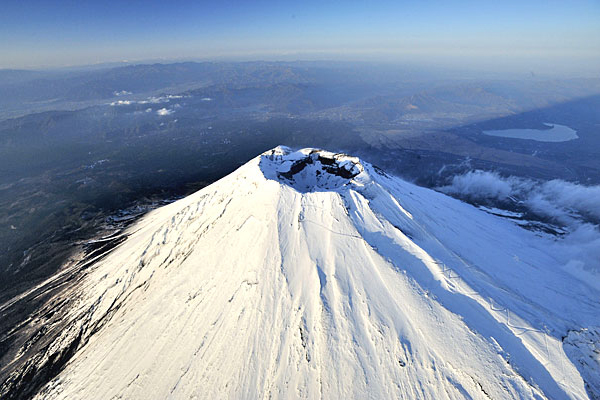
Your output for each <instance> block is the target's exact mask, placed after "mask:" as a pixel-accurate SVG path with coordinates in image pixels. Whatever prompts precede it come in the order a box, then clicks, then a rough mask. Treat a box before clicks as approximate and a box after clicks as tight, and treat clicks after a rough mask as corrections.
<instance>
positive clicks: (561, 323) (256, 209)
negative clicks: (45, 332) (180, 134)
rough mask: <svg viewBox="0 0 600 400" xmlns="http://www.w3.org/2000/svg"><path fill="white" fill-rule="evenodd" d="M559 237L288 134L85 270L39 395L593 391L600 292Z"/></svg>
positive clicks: (547, 394)
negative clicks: (562, 249)
mask: <svg viewBox="0 0 600 400" xmlns="http://www.w3.org/2000/svg"><path fill="white" fill-rule="evenodd" d="M552 254H553V251H552V241H551V240H550V238H548V237H544V236H537V235H536V234H534V233H532V232H530V231H526V230H524V229H522V228H520V227H518V226H516V225H515V224H514V223H512V222H510V221H508V220H505V219H502V218H500V217H497V216H494V215H490V214H487V213H485V212H484V211H481V210H479V209H477V208H475V207H473V206H471V205H468V204H465V203H462V202H460V201H458V200H455V199H452V198H450V197H448V196H445V195H443V194H441V193H438V192H435V191H432V190H430V189H425V188H421V187H418V186H415V185H413V184H410V183H408V182H405V181H403V180H401V179H399V178H396V177H392V176H388V175H386V174H385V173H384V172H383V171H380V170H379V169H377V168H376V167H374V166H372V165H370V164H368V163H365V162H363V161H361V160H360V159H358V158H355V157H350V156H347V155H343V154H335V153H330V152H326V151H321V150H314V149H304V150H300V151H296V152H294V151H291V150H290V149H288V148H285V147H278V148H275V149H273V150H271V151H268V152H266V153H264V154H262V155H260V156H259V157H257V158H255V159H253V160H251V161H250V162H248V163H247V164H246V165H244V166H242V167H240V168H239V169H238V170H237V171H235V172H233V173H232V174H230V175H229V176H227V177H225V178H223V179H222V180H220V181H218V182H216V183H214V184H212V185H210V186H208V187H206V188H204V189H202V190H200V191H199V192H197V193H195V194H193V195H191V196H189V197H187V198H185V199H182V200H180V201H177V202H175V203H172V204H170V205H168V206H165V207H163V208H160V209H157V210H155V211H153V212H151V213H150V214H148V215H146V216H145V217H144V218H142V219H141V220H140V221H139V222H138V223H137V224H135V225H134V226H133V227H132V228H131V229H130V231H129V232H128V237H127V239H126V240H124V241H123V242H122V243H121V244H119V245H118V246H117V247H116V248H115V249H114V250H113V251H112V252H111V253H110V254H109V255H108V256H106V257H105V258H103V259H101V260H99V261H98V262H96V263H95V264H94V265H93V266H92V267H90V268H89V269H88V270H87V271H86V275H85V277H84V278H83V279H82V282H81V283H80V284H79V285H78V286H77V290H76V291H75V292H73V293H70V296H71V298H72V300H71V301H70V303H69V304H70V305H69V311H68V313H67V316H66V317H65V319H66V320H67V321H68V323H66V325H65V328H64V330H63V333H62V335H60V337H59V338H58V339H57V340H56V341H55V342H54V343H53V345H52V346H51V348H50V349H49V350H48V352H47V354H46V355H45V356H44V358H42V361H46V362H47V361H48V360H49V359H52V357H55V358H56V356H55V354H62V355H64V354H66V350H65V349H68V352H69V357H70V359H69V361H68V362H67V363H66V365H65V366H64V368H62V369H61V371H60V372H59V373H58V374H57V376H56V377H55V378H54V379H53V380H51V381H50V382H49V383H48V384H47V385H46V386H45V387H44V388H43V389H42V390H41V392H39V394H38V397H39V398H40V399H41V398H44V399H54V398H57V399H58V398H64V399H84V398H85V399H88V398H103V399H112V398H124V399H125V398H126V399H134V398H136V399H149V398H161V399H163V398H186V399H187V398H194V399H200V398H207V399H212V398H311V399H313V398H326V399H336V398H337V399H343V398H361V399H362V398H377V399H383V398H395V399H397V398H411V399H412V398H430V399H444V398H457V399H458V398H461V399H462V398H476V399H487V398H493V399H502V398H538V399H539V398H551V399H562V398H578V399H580V398H586V397H588V395H590V396H593V395H594V393H595V391H596V390H598V380H597V379H598V368H597V367H598V358H597V355H596V358H595V359H594V358H593V357H594V354H595V353H594V352H593V349H592V350H590V348H591V347H590V346H591V345H590V344H589V343H592V342H591V341H590V340H588V339H586V338H589V337H591V336H594V335H598V331H597V328H595V327H598V326H600V313H599V312H598V310H599V303H598V298H599V296H598V292H597V291H596V290H595V289H594V288H593V287H591V286H589V287H588V286H587V285H586V284H585V283H584V282H582V281H580V280H578V279H576V278H575V277H574V276H572V275H570V274H569V273H567V272H565V270H564V268H563V267H562V266H561V265H560V263H559V262H558V261H557V259H556V258H555V257H553V255H552ZM590 354H591V356H590ZM40 362H41V361H40ZM15 379H16V378H15Z"/></svg>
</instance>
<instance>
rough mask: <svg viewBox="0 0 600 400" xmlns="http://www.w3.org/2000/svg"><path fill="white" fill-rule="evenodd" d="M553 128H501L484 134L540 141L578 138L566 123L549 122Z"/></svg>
mask: <svg viewBox="0 0 600 400" xmlns="http://www.w3.org/2000/svg"><path fill="white" fill-rule="evenodd" d="M544 125H546V126H550V127H551V129H501V130H497V131H483V134H484V135H488V136H501V137H507V138H512V139H529V140H536V141H538V142H567V141H569V140H573V139H577V138H578V137H579V136H577V131H575V130H573V129H571V128H569V127H568V126H565V125H558V124H548V123H544Z"/></svg>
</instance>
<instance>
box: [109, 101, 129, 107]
mask: <svg viewBox="0 0 600 400" xmlns="http://www.w3.org/2000/svg"><path fill="white" fill-rule="evenodd" d="M132 103H133V102H132V101H131V100H117V101H113V102H112V103H110V105H111V106H113V107H114V106H128V105H130V104H132Z"/></svg>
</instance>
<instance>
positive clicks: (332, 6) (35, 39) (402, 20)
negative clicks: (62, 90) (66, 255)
mask: <svg viewBox="0 0 600 400" xmlns="http://www.w3.org/2000/svg"><path fill="white" fill-rule="evenodd" d="M599 20H600V3H598V2H593V1H574V2H569V3H568V4H567V3H564V2H543V1H531V2H527V3H526V4H523V3H520V2H516V1H508V2H503V3H502V4H494V3H491V2H483V3H481V2H471V1H458V2H454V3H453V4H447V3H444V2H435V1H434V2H425V3H423V2H419V3H417V2H408V1H402V2H378V3H377V4H367V3H363V2H357V1H353V2H344V3H337V2H336V3H331V2H326V3H325V2H315V1H309V2H305V3H302V4H281V3H279V2H273V1H260V2H256V3H254V4H252V5H250V4H246V3H243V2H238V1H227V2H221V3H219V4H198V3H193V2H187V1H182V2H176V3H175V4H166V3H161V2H157V1H150V2H138V1H134V2H128V3H127V4H121V3H117V2H112V1H108V2H97V1H92V2H88V3H86V4H79V3H77V2H71V1H67V2H61V3H60V4H50V3H48V2H41V1H28V2H17V1H13V0H10V1H8V2H6V3H5V5H4V10H3V13H2V16H0V37H3V38H4V40H2V41H0V53H1V54H2V55H3V57H2V59H1V60H0V68H2V69H7V68H10V69H40V68H55V67H68V66H76V65H93V64H99V63H113V62H119V61H122V60H128V61H130V62H144V61H148V60H164V61H169V62H170V61H185V60H195V61H196V60H207V61H224V60H227V61H246V60H257V59H261V60H267V61H273V60H278V61H292V60H296V59H302V60H317V59H318V60H321V59H327V60H343V61H372V62H392V63H398V62H403V63H415V64H421V65H422V64H426V65H435V66H438V67H451V68H466V69H490V70H493V71H500V72H502V71H509V72H514V71H532V72H535V73H546V72H552V73H554V74H561V73H564V74H571V75H572V74H589V73H595V71H598V70H600V24H598V23H597V22H598V21H599Z"/></svg>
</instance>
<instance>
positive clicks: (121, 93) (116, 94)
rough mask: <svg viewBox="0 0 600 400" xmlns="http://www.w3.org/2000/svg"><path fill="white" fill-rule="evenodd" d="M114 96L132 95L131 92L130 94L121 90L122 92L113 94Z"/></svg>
mask: <svg viewBox="0 0 600 400" xmlns="http://www.w3.org/2000/svg"><path fill="white" fill-rule="evenodd" d="M113 94H114V95H115V96H127V95H128V94H131V92H128V91H127V90H121V91H120V92H117V91H115V92H113Z"/></svg>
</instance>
